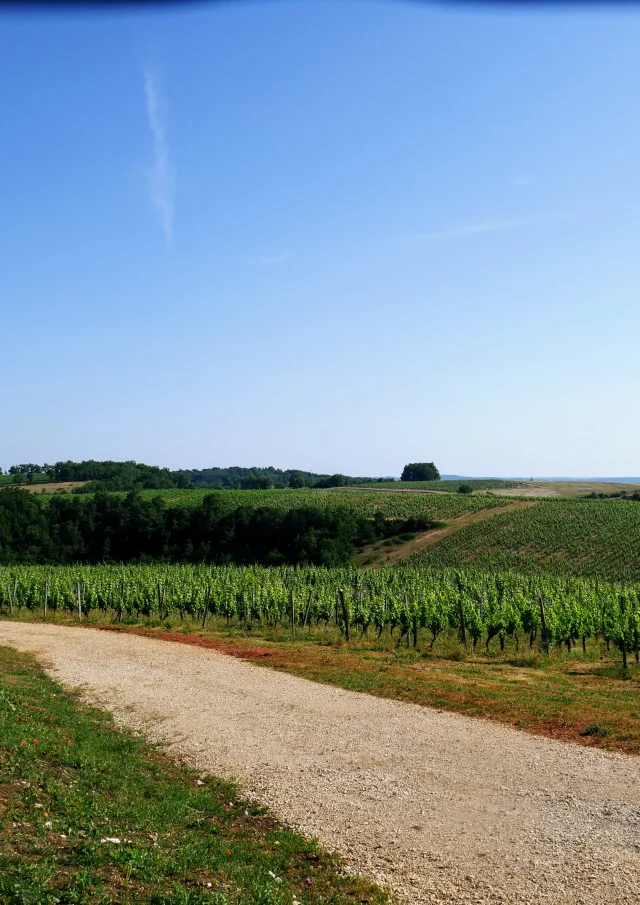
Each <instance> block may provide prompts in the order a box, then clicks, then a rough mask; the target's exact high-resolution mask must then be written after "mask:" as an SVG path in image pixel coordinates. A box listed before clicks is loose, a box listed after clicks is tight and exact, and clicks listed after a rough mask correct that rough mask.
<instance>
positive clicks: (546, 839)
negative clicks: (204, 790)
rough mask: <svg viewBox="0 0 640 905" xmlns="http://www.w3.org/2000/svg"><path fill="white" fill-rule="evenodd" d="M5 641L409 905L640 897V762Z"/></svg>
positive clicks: (212, 667) (171, 662)
mask: <svg viewBox="0 0 640 905" xmlns="http://www.w3.org/2000/svg"><path fill="white" fill-rule="evenodd" d="M0 643H3V644H4V643H7V644H13V645H14V646H16V647H18V648H20V649H22V650H29V651H33V652H35V653H37V654H38V655H39V656H40V657H41V658H42V659H43V661H44V662H45V663H48V664H49V668H50V671H51V674H52V675H53V676H54V677H55V678H57V679H58V680H60V681H62V682H64V683H66V684H67V685H69V686H84V693H85V696H86V698H87V699H88V700H90V701H93V702H95V703H99V704H101V705H102V706H105V707H108V708H109V709H110V710H112V711H113V712H115V714H116V716H117V718H118V720H119V721H120V722H122V723H124V724H126V725H127V726H131V727H133V728H135V729H138V730H141V731H143V732H144V733H145V734H146V735H147V736H148V737H150V738H152V739H154V740H162V741H164V742H167V743H168V745H169V747H170V750H172V751H173V752H174V753H176V754H179V755H180V756H181V757H183V758H184V759H186V760H188V761H190V762H191V763H194V764H196V765H198V766H200V767H201V768H202V770H204V771H211V772H213V773H216V774H218V775H223V776H226V777H230V778H236V779H237V780H238V781H239V783H240V785H241V786H242V787H243V789H244V790H245V791H246V792H248V793H249V794H253V795H256V796H258V797H259V798H261V799H262V800H263V801H265V802H266V803H267V804H269V805H270V806H271V808H272V809H273V811H274V813H275V814H276V815H277V816H279V817H280V818H281V819H283V820H284V821H286V822H288V823H290V824H291V825H293V826H296V827H298V828H299V829H301V830H302V831H303V832H305V833H307V834H310V835H313V836H316V837H318V839H319V840H320V841H321V842H322V843H323V845H324V846H325V847H327V848H333V849H337V850H338V851H341V852H342V853H343V854H344V855H345V857H346V858H347V861H348V863H349V865H350V866H351V867H352V868H353V870H357V871H360V872H362V873H365V874H367V875H369V876H372V877H374V878H375V879H378V880H380V881H382V882H386V883H388V884H389V885H390V886H392V887H393V888H394V889H395V890H396V891H397V892H398V893H399V894H400V896H401V897H402V898H403V899H404V901H405V902H411V903H425V902H437V903H445V902H446V903H492V905H493V903H514V905H515V903H517V905H525V903H529V905H539V903H546V905H578V903H581V905H604V903H607V905H614V903H615V905H623V903H624V905H631V903H634V905H637V902H638V901H639V900H640V759H636V758H631V757H627V756H624V755H619V754H608V753H606V752H602V751H598V750H595V749H589V748H583V747H579V746H572V745H569V744H563V743H561V742H554V741H550V740H548V739H541V738H534V737H532V736H530V735H526V734H524V733H519V732H517V731H515V730H512V729H509V728H507V727H504V726H499V725H496V724H493V723H489V722H483V721H480V720H472V719H469V718H466V717H462V716H458V715H456V714H451V713H440V712H438V711H435V710H430V709H428V708H421V707H418V706H416V705H411V704H403V703H398V702H394V701H385V700H381V699H379V698H374V697H369V696H367V695H362V694H357V693H354V692H347V691H343V690H340V689H337V688H332V687H329V686H326V685H318V684H315V683H312V682H308V681H306V680H304V679H299V678H296V677H294V676H289V675H285V674H280V673H276V672H274V671H271V670H267V669H262V668H260V667H256V666H252V665H250V664H248V663H245V662H242V661H240V660H237V659H234V658H232V657H227V656H225V655H223V654H219V653H216V652H213V651H210V650H203V649H201V648H197V647H190V646H185V645H179V644H171V643H169V642H166V641H157V640H152V639H147V638H140V637H134V636H131V635H126V634H111V633H107V632H98V631H91V630H89V629H84V628H68V627H63V626H50V625H36V624H28V623H22V624H21V623H17V622H0Z"/></svg>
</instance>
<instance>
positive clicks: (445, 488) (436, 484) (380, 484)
mask: <svg viewBox="0 0 640 905" xmlns="http://www.w3.org/2000/svg"><path fill="white" fill-rule="evenodd" d="M462 484H467V485H468V486H469V487H471V488H472V489H473V490H474V491H476V490H510V489H515V488H518V487H520V486H522V482H521V481H503V480H501V479H500V478H469V479H465V478H462V479H461V480H459V481H457V480H455V481H376V482H375V483H373V484H361V485H360V486H361V487H376V488H378V489H379V490H380V489H382V490H437V491H439V492H441V493H457V492H458V488H459V487H460V486H461V485H462Z"/></svg>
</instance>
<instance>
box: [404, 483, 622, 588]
mask: <svg viewBox="0 0 640 905" xmlns="http://www.w3.org/2000/svg"><path fill="white" fill-rule="evenodd" d="M639 550H640V502H634V501H629V500H615V499H614V500H561V499H558V500H554V499H549V500H539V501H538V502H537V503H536V505H535V506H531V507H529V508H526V509H515V510H511V511H510V512H504V513H498V514H497V515H495V516H494V517H493V518H490V519H487V520H485V521H483V522H476V523H475V524H471V525H468V526H467V527H465V528H462V529H461V530H460V531H458V532H456V533H454V534H451V535H450V536H449V537H447V538H445V539H444V540H442V541H441V542H440V543H438V544H436V545H434V546H433V547H430V548H428V549H427V550H425V552H424V553H421V554H418V556H419V558H420V562H421V563H422V564H423V565H433V566H460V565H464V564H465V563H473V565H474V566H476V567H478V568H490V569H500V570H510V569H514V570H516V571H519V572H531V571H536V572H549V573H551V574H555V575H580V576H585V577H589V578H598V579H602V580H606V581H629V582H637V581H639V580H640V556H638V551H639Z"/></svg>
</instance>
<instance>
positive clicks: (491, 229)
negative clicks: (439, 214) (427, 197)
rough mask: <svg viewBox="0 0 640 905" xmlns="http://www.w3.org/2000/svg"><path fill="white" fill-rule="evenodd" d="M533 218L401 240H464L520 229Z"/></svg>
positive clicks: (463, 227)
mask: <svg viewBox="0 0 640 905" xmlns="http://www.w3.org/2000/svg"><path fill="white" fill-rule="evenodd" d="M535 219H536V218H534V217H522V218H520V219H517V220H515V219H514V220H482V221H481V222H480V223H468V224H466V225H465V226H455V227H453V228H452V229H441V230H436V231H434V232H427V233H413V234H412V235H409V236H402V240H405V241H406V240H421V239H464V238H465V237H466V236H479V235H482V234H483V233H497V232H505V231H508V230H513V229H520V228H521V227H523V226H528V225H529V224H531V223H534V222H535Z"/></svg>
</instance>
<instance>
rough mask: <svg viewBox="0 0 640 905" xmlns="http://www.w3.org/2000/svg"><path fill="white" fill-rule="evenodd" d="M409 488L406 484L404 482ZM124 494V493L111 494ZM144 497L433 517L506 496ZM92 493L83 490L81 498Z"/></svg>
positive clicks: (202, 493) (317, 493)
mask: <svg viewBox="0 0 640 905" xmlns="http://www.w3.org/2000/svg"><path fill="white" fill-rule="evenodd" d="M403 486H404V487H405V489H406V487H407V485H403ZM110 495H112V496H117V497H120V498H124V497H125V496H126V494H124V493H114V494H110ZM139 495H140V497H141V499H143V500H153V499H160V500H162V501H163V503H164V504H165V505H166V506H168V507H171V508H181V507H186V508H194V507H196V506H200V505H202V501H203V500H204V499H205V498H206V497H210V496H215V498H216V499H217V500H218V501H219V502H220V504H221V509H222V510H223V511H226V512H231V511H232V510H234V509H238V508H239V507H240V506H250V507H252V508H256V509H257V508H260V507H263V506H267V507H270V508H273V509H276V510H278V511H279V512H288V511H289V510H291V509H298V508H302V507H307V506H312V507H314V508H318V509H324V510H327V509H349V510H350V511H351V512H353V514H354V515H356V516H363V517H365V518H367V517H371V518H373V516H374V515H375V514H376V513H377V512H379V513H381V514H382V515H383V516H384V517H385V518H411V517H412V516H426V517H428V518H433V519H434V520H440V519H447V518H456V517H457V516H459V515H464V513H465V512H477V511H478V510H479V509H487V508H489V507H493V506H504V505H505V500H504V499H499V498H492V497H490V496H486V495H483V496H471V495H463V494H456V493H449V494H433V495H431V494H414V493H397V494H396V493H378V492H376V490H373V489H372V490H350V489H349V488H337V489H335V490H311V489H305V490H178V489H176V490H142V491H140V493H139ZM90 496H92V494H82V498H83V499H84V498H86V497H90Z"/></svg>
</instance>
